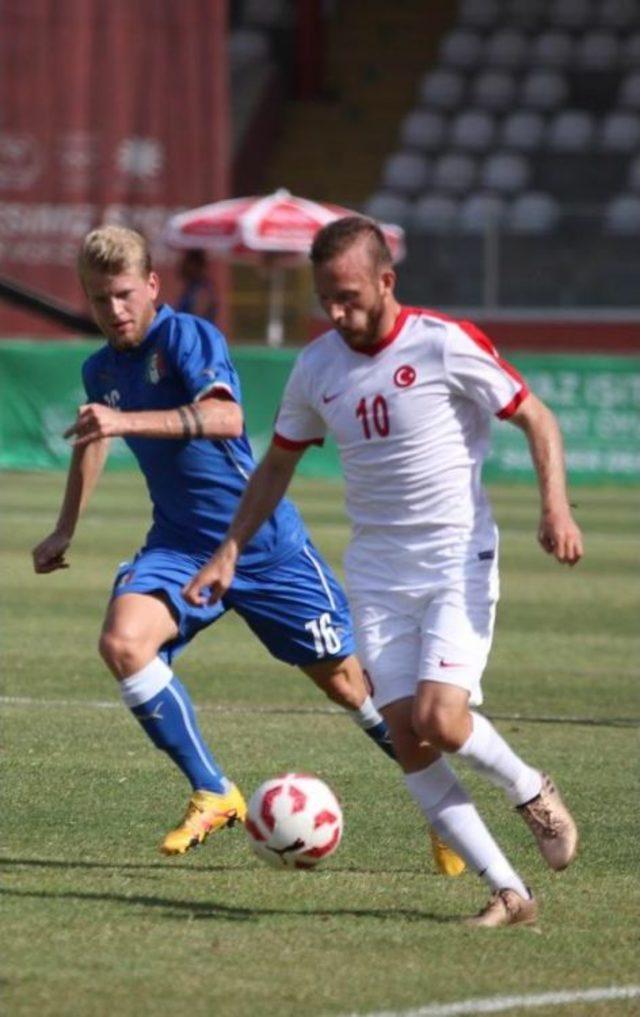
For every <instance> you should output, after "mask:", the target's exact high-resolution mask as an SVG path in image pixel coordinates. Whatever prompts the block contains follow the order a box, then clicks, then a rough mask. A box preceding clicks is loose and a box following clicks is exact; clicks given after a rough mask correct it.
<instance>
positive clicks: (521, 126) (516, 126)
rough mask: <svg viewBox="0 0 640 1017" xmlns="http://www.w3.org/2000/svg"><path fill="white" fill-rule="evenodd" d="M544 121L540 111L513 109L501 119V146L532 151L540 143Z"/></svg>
mask: <svg viewBox="0 0 640 1017" xmlns="http://www.w3.org/2000/svg"><path fill="white" fill-rule="evenodd" d="M544 130H545V121H544V117H543V116H542V115H541V114H540V113H536V112H535V110H532V109H521V110H515V112H513V113H509V115H508V116H506V117H505V118H504V120H503V121H502V127H501V129H500V144H501V146H502V147H503V148H514V149H517V150H519V151H522V152H532V151H534V150H535V149H536V148H539V147H540V145H541V144H542V139H543V136H544Z"/></svg>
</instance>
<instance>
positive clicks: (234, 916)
mask: <svg viewBox="0 0 640 1017" xmlns="http://www.w3.org/2000/svg"><path fill="white" fill-rule="evenodd" d="M0 895H1V896H3V897H17V898H20V899H23V900H24V899H32V900H50V901H55V900H60V901H65V900H74V901H87V902H90V903H91V902H95V903H98V902H104V901H107V902H110V903H113V904H126V905H128V906H131V905H133V906H134V907H144V908H151V909H154V908H159V909H161V910H163V911H164V914H163V917H164V918H171V919H175V918H181V919H184V920H186V921H198V920H214V921H226V922H250V921H255V920H257V919H260V918H274V917H288V918H312V919H314V920H317V919H318V918H320V919H323V918H379V919H381V920H382V921H394V920H397V919H402V920H403V921H409V922H424V921H429V922H435V923H437V924H439V925H446V924H449V923H452V922H459V921H460V919H459V916H454V915H437V914H434V913H433V912H431V911H417V910H407V909H405V908H398V909H396V910H385V911H383V910H380V909H377V908H373V909H371V908H306V909H301V908H258V907H254V908H239V907H228V906H227V905H226V904H216V903H214V902H208V903H205V902H203V901H186V900H175V899H172V898H170V897H149V896H139V895H136V894H131V895H130V896H129V895H126V894H120V893H83V892H81V891H77V890H63V891H60V892H57V891H45V890H7V889H4V888H3V889H0Z"/></svg>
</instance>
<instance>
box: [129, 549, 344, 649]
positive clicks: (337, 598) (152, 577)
mask: <svg viewBox="0 0 640 1017" xmlns="http://www.w3.org/2000/svg"><path fill="white" fill-rule="evenodd" d="M207 557H208V556H207V555H197V554H188V553H186V552H184V551H174V550H171V549H169V548H143V549H142V551H140V552H139V553H138V554H137V555H136V557H135V558H134V560H133V561H132V562H123V563H122V565H121V566H120V568H119V569H118V573H117V575H116V579H115V583H114V587H113V596H114V597H119V596H122V594H123V593H146V594H160V595H161V596H163V597H164V599H165V600H166V601H167V603H168V604H169V606H170V608H171V611H172V614H173V616H174V618H175V620H176V622H177V624H178V628H179V634H178V636H177V638H176V639H174V640H172V641H171V642H169V643H165V645H164V646H163V647H162V648H161V650H160V656H161V657H162V658H163V659H164V660H166V661H167V663H171V661H172V660H173V658H174V657H176V656H177V654H178V653H180V652H181V651H182V650H183V649H184V648H185V647H186V646H187V645H188V643H189V642H190V641H191V640H192V639H193V637H194V636H195V635H196V633H198V632H199V631H200V629H204V628H206V627H207V626H208V625H212V624H213V622H215V621H217V620H218V618H221V617H222V616H223V615H224V614H226V612H227V611H229V610H234V611H236V612H237V614H239V615H240V616H241V617H242V618H244V620H245V621H246V623H247V625H248V626H249V628H250V629H252V631H253V632H255V634H256V636H257V637H258V639H259V640H260V642H261V643H263V644H264V645H265V646H266V648H267V649H268V651H269V653H271V654H272V656H274V657H276V658H277V659H278V660H282V661H284V662H285V663H287V664H296V665H298V666H299V667H301V666H306V665H308V664H314V663H317V662H318V661H321V660H330V659H332V658H333V659H336V660H340V659H341V658H342V657H348V656H349V655H350V654H351V653H354V652H355V643H354V639H353V629H352V625H351V615H350V613H349V606H348V604H347V598H346V596H345V594H344V591H343V590H342V587H341V586H340V585H339V583H338V581H337V579H336V578H335V576H334V575H333V572H332V571H331V569H330V568H329V566H328V565H327V563H326V561H325V560H324V558H323V557H322V555H320V554H319V553H318V551H316V549H315V547H314V546H313V544H312V543H311V541H309V540H308V541H307V542H306V544H305V545H304V547H302V548H301V550H300V551H299V552H298V553H297V554H296V555H293V556H292V557H290V558H287V559H286V561H284V562H281V563H280V564H277V565H275V566H273V567H272V568H270V569H268V570H264V571H262V572H259V573H258V572H256V573H252V574H251V575H249V574H247V573H236V576H235V578H234V581H233V583H232V585H231V587H230V588H229V590H228V591H227V593H226V594H225V596H224V597H223V599H222V600H221V601H218V603H217V604H211V605H209V604H207V605H205V606H203V607H194V606H193V605H192V604H189V603H187V601H186V600H185V599H184V597H183V596H182V588H183V586H185V584H186V583H187V582H188V581H189V580H190V579H191V578H192V577H193V576H194V575H195V574H196V572H198V571H199V569H200V568H202V566H203V565H204V563H205V561H207Z"/></svg>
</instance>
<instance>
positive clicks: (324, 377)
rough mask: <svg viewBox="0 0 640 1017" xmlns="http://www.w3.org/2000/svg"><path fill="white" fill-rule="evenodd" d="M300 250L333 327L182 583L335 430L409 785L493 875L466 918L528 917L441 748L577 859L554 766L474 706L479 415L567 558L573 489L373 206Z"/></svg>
mask: <svg viewBox="0 0 640 1017" xmlns="http://www.w3.org/2000/svg"><path fill="white" fill-rule="evenodd" d="M311 260H312V263H313V267H314V280H315V286H316V290H317V293H318V296H319V299H320V302H321V304H322V306H323V308H324V310H325V312H326V313H327V315H328V317H329V318H330V320H331V323H332V325H333V328H332V329H331V330H330V331H329V332H326V333H325V334H324V335H322V336H321V337H320V338H319V339H317V340H315V342H313V343H311V344H310V345H309V346H308V347H307V348H306V349H305V350H303V352H302V353H301V354H300V356H299V357H298V359H297V361H296V364H295V366H294V369H293V371H292V373H291V376H290V378H289V381H288V383H287V387H286V390H285V393H284V396H283V400H282V405H281V408H280V411H279V414H278V417H277V421H276V429H275V435H274V439H273V443H272V446H271V448H270V450H269V451H268V452H267V455H266V456H265V458H264V459H263V461H262V463H261V464H260V466H259V467H258V469H257V470H256V472H255V473H254V475H253V477H252V479H251V481H250V483H249V485H248V487H247V490H246V492H245V495H244V497H243V500H242V502H241V504H240V507H239V509H238V512H237V514H236V517H235V519H234V521H233V523H232V524H231V527H230V529H229V531H228V534H227V538H226V539H225V541H224V542H223V544H222V545H221V546H220V548H219V549H218V551H217V553H216V554H215V556H214V557H213V558H212V559H211V560H210V562H209V563H207V565H205V567H204V568H203V569H202V570H201V571H200V572H199V573H198V575H197V576H196V577H195V578H194V580H192V581H191V583H189V584H188V586H187V587H186V588H185V591H184V592H185V596H186V597H187V599H189V600H192V601H193V602H194V603H199V602H202V601H203V600H205V599H212V600H216V599H218V598H219V597H221V596H222V595H223V594H224V592H225V591H226V590H227V588H228V586H229V584H230V583H231V580H232V578H233V574H234V568H235V562H236V560H237V557H238V555H239V553H240V551H241V550H242V547H243V546H244V544H245V543H246V541H247V540H248V539H249V537H250V536H251V534H252V533H253V532H255V530H256V529H257V527H258V526H259V525H260V524H261V522H262V520H263V519H264V518H266V517H267V516H268V515H269V514H270V513H271V512H272V511H273V508H274V506H275V505H276V504H277V503H278V501H279V500H280V498H281V497H282V495H283V494H284V492H285V490H286V488H287V486H288V484H289V481H290V479H291V477H292V475H293V472H294V470H295V466H296V464H297V462H298V460H299V458H300V457H301V455H302V454H303V453H304V451H305V449H306V448H307V447H308V446H309V445H311V444H320V443H322V441H323V439H324V436H325V434H326V433H327V432H330V433H331V434H332V435H333V436H334V438H335V440H336V442H337V445H338V449H339V452H340V457H341V461H342V468H343V472H344V477H345V485H346V506H347V511H348V514H349V516H350V519H351V522H352V527H353V533H352V540H351V543H350V545H349V548H348V550H347V553H346V556H345V573H346V581H347V592H348V594H349V599H350V603H351V607H352V611H353V615H354V622H355V629H356V638H357V642H358V652H359V655H360V657H361V660H362V663H363V665H364V667H365V668H366V672H367V674H368V677H369V679H370V681H371V685H372V690H373V696H374V702H375V703H376V706H377V707H378V708H379V709H380V710H381V712H382V714H383V715H384V717H385V719H386V721H387V724H388V726H389V729H390V733H391V737H392V740H393V744H394V747H395V750H396V752H397V755H398V758H399V761H400V763H401V765H402V767H403V769H404V771H405V779H406V783H407V787H408V789H409V791H410V793H411V794H412V796H413V797H414V799H415V800H416V802H417V803H418V806H419V807H420V809H421V810H422V812H423V813H424V815H425V816H426V817H427V819H428V821H429V823H430V824H431V825H432V827H433V828H435V830H436V831H437V832H438V833H439V835H440V836H441V837H442V838H443V839H444V840H445V841H446V842H447V843H449V844H450V846H451V847H452V848H454V849H455V850H456V851H457V852H458V853H459V854H460V855H461V856H462V857H463V858H464V859H465V861H466V862H467V864H468V865H469V866H470V868H472V869H473V870H475V871H476V872H478V873H479V874H480V875H481V876H482V878H483V879H484V880H485V881H486V882H487V883H488V885H489V887H490V889H491V891H492V894H491V898H490V900H489V903H488V904H487V906H486V907H485V908H484V909H483V910H482V911H481V912H480V914H479V915H477V916H474V917H473V918H472V919H470V920H469V921H470V922H471V923H472V924H476V925H479V926H500V925H511V924H521V923H524V924H531V923H533V922H535V920H536V917H537V903H536V901H535V898H534V897H533V896H532V894H531V892H530V891H529V889H528V887H527V886H526V885H525V883H524V882H523V880H522V878H521V877H520V876H519V874H518V873H517V872H516V871H515V870H514V869H513V867H512V866H511V864H510V863H509V861H508V860H507V858H506V857H505V856H504V854H503V853H502V851H501V850H500V848H499V847H498V845H497V844H496V842H495V841H494V839H493V837H492V836H491V834H490V833H489V831H488V829H487V828H486V826H485V825H484V823H483V821H482V819H481V818H480V816H479V814H478V812H477V810H476V808H475V806H474V804H473V802H472V801H471V800H470V798H469V796H468V795H467V793H466V791H465V790H464V788H463V786H462V784H461V783H460V781H459V780H458V778H457V777H456V775H455V774H454V772H453V770H452V768H451V767H450V766H449V763H448V762H447V760H446V755H447V754H452V755H454V756H458V757H460V758H461V759H464V760H466V762H467V763H468V764H469V765H470V766H472V767H473V768H474V769H475V770H476V771H478V772H480V773H482V774H483V775H484V776H486V777H487V778H488V779H489V780H490V781H492V782H493V783H494V784H496V785H498V786H499V787H501V788H502V789H503V791H504V792H505V794H506V796H507V799H508V801H509V802H510V803H511V804H512V805H513V806H515V808H516V809H517V810H518V811H519V812H520V814H521V815H522V817H523V818H524V819H525V821H526V822H527V824H528V825H529V827H530V829H531V830H532V832H533V834H534V836H535V838H536V840H537V843H538V846H539V848H540V851H541V854H542V855H543V857H544V859H545V860H546V861H547V863H548V864H549V865H550V866H551V868H553V869H556V870H559V869H563V868H565V867H566V866H567V865H568V864H569V863H570V862H571V861H572V859H573V858H574V856H575V853H576V850H577V841H578V836H577V830H576V826H575V823H574V821H573V819H572V817H571V815H570V813H569V811H568V809H567V808H566V806H565V805H564V803H563V802H562V799H561V798H560V796H559V794H558V792H557V790H556V789H555V787H554V785H553V783H552V782H551V780H550V778H549V777H548V776H546V775H544V774H541V773H540V772H539V771H538V770H537V769H535V768H533V767H532V766H529V765H528V764H527V763H525V762H524V761H523V760H521V759H520V758H519V757H518V756H517V755H516V754H515V753H514V752H513V750H512V749H511V748H510V747H509V746H508V745H507V743H506V742H505V741H504V739H503V738H502V737H501V736H500V735H499V733H498V732H497V731H496V729H495V728H494V727H493V725H492V724H491V723H490V721H489V720H488V719H487V718H486V717H484V716H483V715H482V714H480V713H478V712H477V711H475V710H471V709H470V707H471V706H474V705H479V704H480V703H481V702H482V693H481V687H480V680H481V677H482V672H483V670H484V667H485V664H486V661H487V657H488V654H489V650H490V647H491V640H492V635H493V623H494V617H495V608H496V603H497V600H498V592H499V591H498V533H497V529H496V525H495V523H494V520H493V517H492V514H491V508H490V506H489V503H488V501H487V498H486V496H485V494H484V491H483V489H482V486H481V470H482V463H483V460H484V457H485V455H486V452H487V449H488V446H489V428H490V421H491V417H492V416H497V417H499V418H501V419H503V420H509V421H511V422H512V423H514V424H516V425H517V426H519V427H520V428H522V430H523V431H524V432H525V434H526V436H527V439H528V442H529V446H530V450H531V455H532V459H533V462H534V466H535V468H536V472H537V476H538V481H539V488H540V496H541V508H542V514H541V521H540V527H539V533H538V538H539V541H540V543H541V545H542V547H543V548H544V549H545V550H546V551H547V552H549V553H551V554H553V555H554V556H555V557H556V559H557V560H558V561H560V562H564V563H567V564H570V565H573V564H575V563H576V562H577V561H578V560H579V559H580V557H581V556H582V537H581V534H580V530H579V528H578V527H577V525H576V523H575V522H574V520H573V518H572V516H571V511H570V508H569V503H568V500H567V493H566V485H565V471H564V460H563V450H562V439H561V436H560V432H559V429H558V426H557V423H556V421H555V417H554V416H553V414H552V413H551V411H550V410H549V409H548V408H547V407H546V406H544V404H543V403H541V402H540V400H538V399H537V398H536V397H535V396H534V395H533V394H532V393H530V392H529V390H528V389H527V386H526V384H525V382H524V380H523V379H522V378H521V377H520V375H519V374H518V372H517V371H515V369H514V368H513V367H511V365H509V364H508V363H506V362H505V361H503V360H502V359H501V358H500V357H499V356H498V353H497V352H496V350H495V348H494V347H493V345H492V343H491V342H490V340H489V339H487V337H486V336H485V335H484V334H483V333H482V332H480V331H479V330H478V329H477V328H476V327H475V326H473V325H471V324H470V323H468V322H460V321H454V320H451V319H449V318H446V317H445V316H444V315H441V314H438V313H436V312H433V311H428V310H424V309H419V308H408V307H401V306H400V305H399V304H398V302H397V301H396V299H395V296H394V284H395V275H394V272H393V269H392V265H391V256H390V253H389V251H388V248H387V246H386V244H385V241H384V237H383V235H382V233H381V232H380V230H379V229H378V227H377V226H376V225H375V224H374V223H373V222H371V221H370V220H367V219H363V218H361V217H357V216H353V217H347V218H344V219H340V220H338V221H337V222H334V223H332V224H331V225H329V226H327V227H325V228H324V229H323V230H322V231H321V232H320V233H319V234H318V235H317V237H316V240H315V241H314V245H313V248H312V252H311ZM203 587H210V590H207V591H206V592H205V594H203V592H202V591H203Z"/></svg>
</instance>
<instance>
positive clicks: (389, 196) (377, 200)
mask: <svg viewBox="0 0 640 1017" xmlns="http://www.w3.org/2000/svg"><path fill="white" fill-rule="evenodd" d="M411 207H412V206H411V202H410V201H409V200H408V199H407V198H404V197H402V195H400V194H393V193H392V192H391V191H377V192H376V193H375V194H372V195H371V197H370V198H369V200H368V201H367V203H366V205H365V207H364V213H365V215H368V216H370V217H371V218H372V219H376V220H377V221H378V222H387V223H393V224H394V225H396V226H404V225H405V224H406V223H407V221H408V219H409V217H410V214H411Z"/></svg>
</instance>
